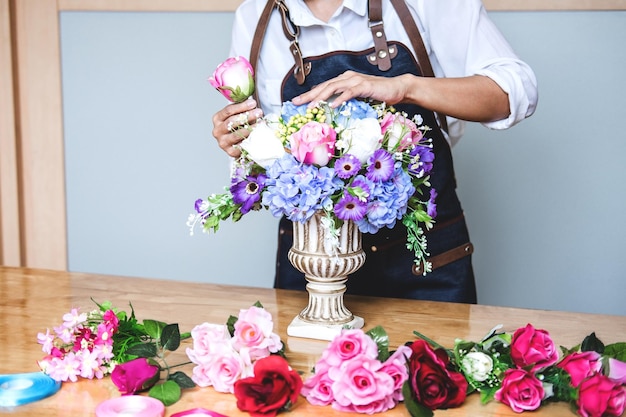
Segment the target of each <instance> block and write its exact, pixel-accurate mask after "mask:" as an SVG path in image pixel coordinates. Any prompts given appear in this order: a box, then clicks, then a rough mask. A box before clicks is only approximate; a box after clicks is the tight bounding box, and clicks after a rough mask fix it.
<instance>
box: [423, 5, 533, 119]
mask: <svg viewBox="0 0 626 417" xmlns="http://www.w3.org/2000/svg"><path fill="white" fill-rule="evenodd" d="M420 3H421V5H420V6H418V9H419V10H421V17H422V19H421V23H422V24H423V26H424V28H425V33H426V37H427V40H425V43H428V44H429V45H428V46H427V47H429V48H430V51H429V53H430V54H431V56H434V57H435V60H436V62H437V64H438V65H437V66H436V67H437V68H438V69H439V71H440V72H441V73H440V74H437V73H436V75H437V76H441V77H464V76H471V75H484V76H487V77H489V78H491V79H492V80H493V81H495V82H496V83H497V84H498V85H499V86H500V88H502V90H504V91H505V92H506V93H507V94H508V98H509V107H510V115H509V117H507V118H506V119H502V120H497V121H494V122H488V123H483V125H485V126H486V127H489V128H491V129H507V128H509V127H511V126H513V125H515V124H516V123H518V122H520V121H521V120H523V119H525V118H527V117H529V116H531V115H532V114H533V113H534V111H535V109H536V107H537V100H538V92H537V79H536V77H535V74H534V72H533V70H532V69H531V68H530V66H529V65H528V64H527V63H526V62H524V61H522V60H521V59H520V58H519V57H518V56H517V55H516V53H515V52H514V51H513V48H512V47H511V46H510V44H509V43H508V42H507V40H506V39H505V38H504V36H503V35H502V33H501V32H500V30H499V29H498V28H497V27H496V25H495V24H494V23H493V21H492V20H491V19H490V18H489V16H488V15H487V11H486V10H485V8H484V7H483V5H482V2H481V1H480V0H437V1H425V2H420ZM427 41H428V42H427ZM434 66H435V65H434Z"/></svg>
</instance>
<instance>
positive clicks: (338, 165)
mask: <svg viewBox="0 0 626 417" xmlns="http://www.w3.org/2000/svg"><path fill="white" fill-rule="evenodd" d="M360 169H361V162H360V161H359V160H358V158H357V157H355V156H354V155H351V154H346V155H344V156H342V157H341V158H339V159H338V160H337V162H335V172H336V174H337V176H338V177H339V178H342V179H347V178H350V177H352V176H354V175H356V173H357V172H359V170H360Z"/></svg>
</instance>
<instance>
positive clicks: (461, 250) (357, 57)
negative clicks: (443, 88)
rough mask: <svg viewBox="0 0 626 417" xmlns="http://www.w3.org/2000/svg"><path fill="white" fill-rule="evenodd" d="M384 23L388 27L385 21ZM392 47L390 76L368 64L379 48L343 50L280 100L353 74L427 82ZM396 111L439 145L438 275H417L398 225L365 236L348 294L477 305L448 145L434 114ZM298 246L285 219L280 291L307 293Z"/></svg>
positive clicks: (292, 82)
mask: <svg viewBox="0 0 626 417" xmlns="http://www.w3.org/2000/svg"><path fill="white" fill-rule="evenodd" d="M380 23H381V24H382V21H381V22H380ZM388 45H389V46H390V47H391V48H395V50H396V51H397V53H395V54H394V55H395V56H394V57H393V58H392V60H391V67H390V68H388V69H386V70H384V71H383V70H380V69H379V67H378V66H376V65H372V64H371V63H370V62H368V57H371V56H372V54H373V53H374V52H375V51H374V48H372V49H368V50H365V51H360V52H352V51H337V52H331V53H328V54H324V55H321V56H314V57H306V58H305V61H306V66H307V75H306V78H305V79H304V80H302V78H300V77H297V76H296V74H297V71H294V70H292V71H290V72H289V73H288V74H287V75H286V76H285V78H284V80H283V84H282V101H288V100H291V99H292V98H293V97H295V96H297V95H299V94H302V93H304V92H306V91H308V90H310V89H311V88H312V87H314V86H315V85H317V84H320V83H322V82H324V81H326V80H328V79H330V78H333V77H336V76H338V75H340V74H342V73H343V72H345V71H347V70H353V71H356V72H359V73H363V74H370V75H377V76H385V77H394V76H398V75H402V74H406V73H410V74H414V75H416V76H421V75H422V74H421V72H420V71H421V70H420V66H419V65H418V63H417V61H416V59H415V57H414V56H413V54H412V53H411V51H410V50H409V49H408V48H407V47H406V46H405V45H403V44H402V43H399V42H389V43H388ZM294 68H295V67H294ZM394 107H396V108H397V109H398V110H400V111H405V112H406V113H407V114H408V115H410V116H412V115H415V114H420V115H421V116H422V118H423V119H424V124H425V125H427V126H429V127H431V128H432V130H431V131H430V132H428V136H429V137H430V138H432V140H433V146H434V149H433V150H434V153H435V160H434V165H433V169H432V172H431V184H432V186H433V187H434V188H435V189H436V190H437V193H438V195H437V199H436V204H437V217H436V219H435V222H436V223H435V227H434V228H433V229H431V230H430V231H428V232H427V233H426V235H427V241H428V247H427V251H428V253H429V255H430V257H431V259H433V263H434V267H435V269H434V270H433V271H432V272H430V273H428V274H426V275H423V274H422V273H421V271H418V270H416V267H415V264H414V262H413V260H414V254H413V253H412V252H411V251H409V250H408V249H407V248H406V245H405V242H406V236H407V234H406V228H405V226H404V225H403V224H402V223H401V222H400V221H398V222H397V223H396V226H395V227H394V228H393V229H389V228H383V229H381V230H379V231H378V232H377V233H376V234H368V233H363V235H362V236H363V249H364V250H365V253H366V259H365V265H364V266H363V267H361V268H360V269H359V270H358V271H357V272H355V273H353V274H352V275H350V277H349V279H348V283H347V287H348V289H347V293H348V294H359V295H369V296H380V297H394V298H410V299H421V300H433V301H448V302H462V303H476V288H475V283H474V274H473V270H472V264H471V252H472V246H471V243H469V242H470V240H469V234H468V230H467V227H466V223H465V219H464V217H463V211H462V209H461V204H460V202H459V200H458V198H457V194H456V180H455V176H454V167H453V163H452V154H451V150H450V146H449V144H448V142H447V141H446V139H445V138H444V135H443V133H442V131H441V129H440V128H439V124H438V123H437V119H436V117H435V115H434V113H433V112H432V111H429V110H426V109H424V108H421V107H419V106H416V105H411V104H397V105H395V106H394ZM292 242H293V229H292V223H291V221H289V220H287V219H286V218H282V219H281V221H280V224H279V241H278V253H277V259H276V263H277V264H276V277H275V283H274V286H275V287H276V288H285V289H297V290H304V289H305V286H306V280H305V279H304V275H303V274H302V273H301V272H299V271H297V270H296V269H295V268H294V267H293V266H292V265H291V263H290V262H289V259H288V257H287V254H288V252H289V249H290V248H291V246H292Z"/></svg>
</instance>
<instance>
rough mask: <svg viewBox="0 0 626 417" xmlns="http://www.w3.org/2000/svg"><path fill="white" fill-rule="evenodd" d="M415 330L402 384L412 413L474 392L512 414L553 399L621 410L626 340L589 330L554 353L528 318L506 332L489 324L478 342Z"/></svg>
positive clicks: (455, 402) (587, 413)
mask: <svg viewBox="0 0 626 417" xmlns="http://www.w3.org/2000/svg"><path fill="white" fill-rule="evenodd" d="M414 333H415V335H416V336H417V337H418V339H417V340H416V341H415V342H413V346H415V345H416V344H418V345H419V346H420V347H419V349H415V348H414V349H413V351H414V354H413V355H412V356H411V358H410V361H409V363H410V365H409V366H410V376H409V380H408V382H407V384H406V385H405V402H406V406H407V409H408V410H409V411H410V413H411V415H412V416H413V417H418V416H419V417H422V416H431V415H432V410H435V409H438V408H450V407H458V406H460V405H461V404H462V403H463V402H464V400H465V396H466V393H468V394H469V393H473V392H478V393H479V394H480V397H481V402H482V403H488V402H490V401H492V400H496V401H500V402H502V403H503V404H506V405H508V406H509V407H511V409H512V410H513V411H515V412H516V413H521V412H523V411H532V410H536V409H538V408H539V407H540V406H541V405H543V404H545V403H548V402H558V401H560V402H566V403H568V404H570V405H571V407H572V410H573V411H574V412H575V413H577V414H578V415H580V416H582V417H606V416H621V415H622V414H623V413H624V410H625V407H626V343H622V342H620V343H614V344H611V345H607V346H605V345H604V344H603V343H602V342H601V341H600V340H599V339H598V338H597V337H596V335H595V334H593V333H592V334H591V335H589V336H587V337H586V338H585V339H584V340H583V342H582V343H581V344H580V345H578V346H575V347H573V348H570V349H567V348H564V347H561V349H560V350H561V355H559V349H557V347H556V346H555V344H554V342H553V341H552V339H551V338H550V335H549V333H548V332H547V331H545V330H543V329H536V328H535V327H533V326H532V325H531V324H528V325H526V326H525V327H521V328H519V329H517V330H515V332H513V333H505V332H498V328H495V329H494V330H492V331H491V332H490V333H489V334H488V335H487V336H486V337H485V338H483V339H482V340H481V341H480V342H473V341H466V340H460V339H457V340H456V341H455V344H454V348H453V349H445V348H444V347H443V346H440V345H438V344H437V343H436V342H434V341H432V340H430V339H428V338H427V337H426V336H424V335H422V334H420V333H418V332H414ZM418 351H419V352H420V354H417V355H416V353H415V352H418ZM424 358H428V359H424ZM426 393H427V395H426Z"/></svg>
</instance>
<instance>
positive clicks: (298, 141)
mask: <svg viewBox="0 0 626 417" xmlns="http://www.w3.org/2000/svg"><path fill="white" fill-rule="evenodd" d="M336 140H337V132H335V129H333V128H332V127H331V126H330V125H328V124H326V123H319V122H315V121H312V122H308V123H306V124H305V125H304V126H302V127H301V128H300V130H298V131H297V132H296V133H294V134H293V135H291V138H290V143H291V153H292V155H293V156H294V157H295V158H296V159H297V160H298V161H300V162H303V163H305V164H315V165H319V166H326V165H327V164H328V161H330V157H331V156H332V155H333V152H334V151H335V141H336Z"/></svg>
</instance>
